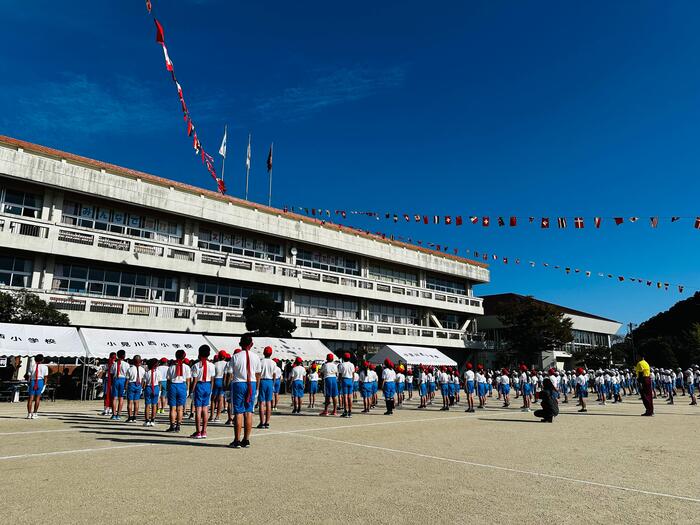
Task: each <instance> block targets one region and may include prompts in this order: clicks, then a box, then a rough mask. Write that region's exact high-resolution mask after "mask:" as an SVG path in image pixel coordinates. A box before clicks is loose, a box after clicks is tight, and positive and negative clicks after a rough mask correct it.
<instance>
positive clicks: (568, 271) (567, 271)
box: [564, 267, 571, 275]
mask: <svg viewBox="0 0 700 525" xmlns="http://www.w3.org/2000/svg"><path fill="white" fill-rule="evenodd" d="M564 271H565V272H566V274H567V275H568V274H570V273H571V268H568V267H567V268H564Z"/></svg>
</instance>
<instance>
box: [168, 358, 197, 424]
mask: <svg viewBox="0 0 700 525" xmlns="http://www.w3.org/2000/svg"><path fill="white" fill-rule="evenodd" d="M185 355H186V354H185V351H184V350H182V349H180V350H178V351H177V352H175V363H173V364H172V365H170V368H168V381H169V383H170V384H169V388H168V405H169V406H170V426H169V427H168V428H167V429H166V432H180V429H181V425H182V417H183V415H184V413H185V402H186V401H187V392H188V390H189V387H190V382H191V380H192V369H191V368H190V367H189V366H188V365H187V364H185Z"/></svg>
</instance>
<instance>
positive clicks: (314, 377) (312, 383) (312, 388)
mask: <svg viewBox="0 0 700 525" xmlns="http://www.w3.org/2000/svg"><path fill="white" fill-rule="evenodd" d="M306 377H307V379H308V382H309V406H308V408H315V407H316V393H317V392H318V382H319V379H320V378H319V375H318V365H316V363H312V364H311V368H310V372H309V374H308V375H307V376H306Z"/></svg>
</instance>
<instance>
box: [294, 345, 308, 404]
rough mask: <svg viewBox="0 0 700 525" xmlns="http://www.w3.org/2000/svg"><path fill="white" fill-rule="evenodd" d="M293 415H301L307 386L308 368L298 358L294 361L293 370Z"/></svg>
mask: <svg viewBox="0 0 700 525" xmlns="http://www.w3.org/2000/svg"><path fill="white" fill-rule="evenodd" d="M291 385H292V407H293V408H292V414H301V402H302V399H304V387H305V386H306V368H304V365H303V360H302V359H301V357H298V356H297V358H296V359H295V360H294V368H292V377H291Z"/></svg>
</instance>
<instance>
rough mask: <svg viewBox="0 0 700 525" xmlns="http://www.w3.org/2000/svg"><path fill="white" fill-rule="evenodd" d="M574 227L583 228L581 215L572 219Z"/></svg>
mask: <svg viewBox="0 0 700 525" xmlns="http://www.w3.org/2000/svg"><path fill="white" fill-rule="evenodd" d="M574 228H576V229H577V230H580V229H582V228H583V217H576V218H575V219H574Z"/></svg>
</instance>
